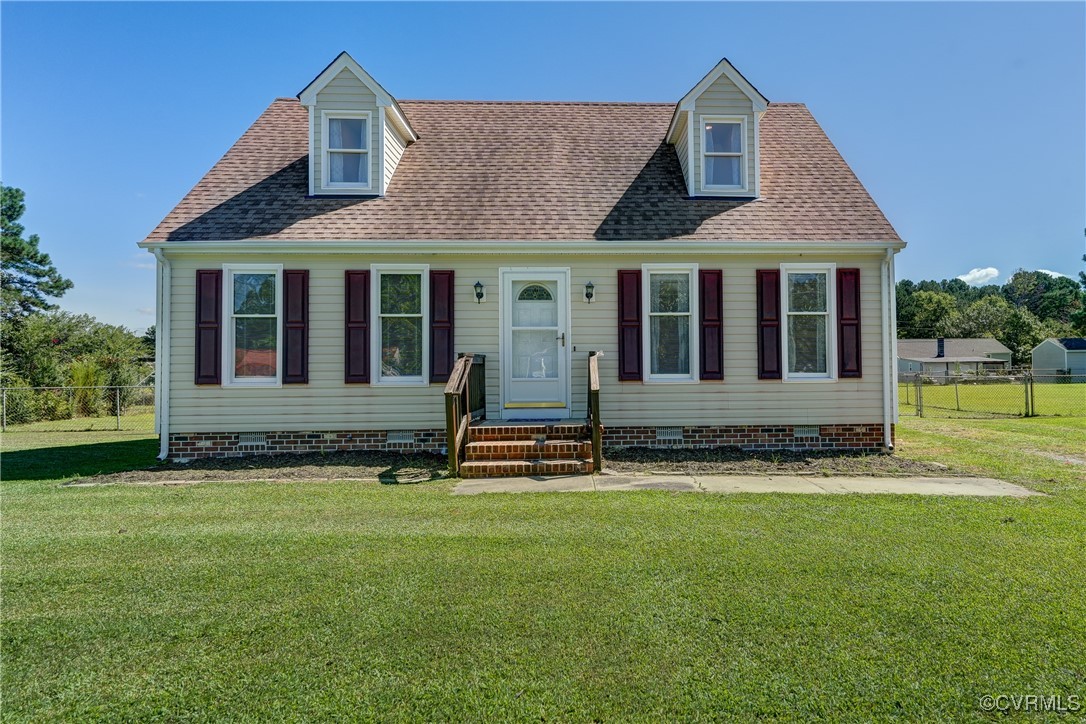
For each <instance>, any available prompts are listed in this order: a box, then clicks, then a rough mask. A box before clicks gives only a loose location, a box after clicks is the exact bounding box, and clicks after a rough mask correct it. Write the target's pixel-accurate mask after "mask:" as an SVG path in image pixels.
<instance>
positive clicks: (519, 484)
mask: <svg viewBox="0 0 1086 724" xmlns="http://www.w3.org/2000/svg"><path fill="white" fill-rule="evenodd" d="M593 490H595V486H594V485H593V484H592V476H591V475H563V476H559V477H548V478H527V477H516V478H477V479H474V480H472V479H468V480H463V481H461V482H460V483H458V484H457V486H456V487H455V488H453V495H479V494H480V493H577V492H591V491H593Z"/></svg>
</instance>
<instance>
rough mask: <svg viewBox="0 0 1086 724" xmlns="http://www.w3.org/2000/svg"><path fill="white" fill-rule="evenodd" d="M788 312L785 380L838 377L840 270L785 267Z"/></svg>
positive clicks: (783, 306)
mask: <svg viewBox="0 0 1086 724" xmlns="http://www.w3.org/2000/svg"><path fill="white" fill-rule="evenodd" d="M781 278H782V280H783V282H784V283H783V284H781V296H782V300H781V309H783V310H784V338H785V345H784V347H785V354H786V356H787V359H786V360H785V367H784V369H785V373H784V377H785V379H792V380H803V379H809V380H810V379H815V380H817V379H824V380H830V379H834V378H835V377H836V373H835V371H836V369H837V364H836V348H837V345H836V340H835V336H836V329H835V325H834V323H833V320H834V319H835V318H836V316H835V313H834V306H835V300H836V299H837V295H836V290H835V287H836V269H835V266H834V265H833V264H822V265H801V264H782V265H781Z"/></svg>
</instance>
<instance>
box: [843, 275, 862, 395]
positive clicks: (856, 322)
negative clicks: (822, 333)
mask: <svg viewBox="0 0 1086 724" xmlns="http://www.w3.org/2000/svg"><path fill="white" fill-rule="evenodd" d="M837 375H838V376H839V377H860V376H861V370H860V270H859V269H838V270H837Z"/></svg>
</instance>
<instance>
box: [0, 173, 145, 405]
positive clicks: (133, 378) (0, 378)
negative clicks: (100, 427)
mask: <svg viewBox="0 0 1086 724" xmlns="http://www.w3.org/2000/svg"><path fill="white" fill-rule="evenodd" d="M25 212H26V201H25V194H24V193H23V191H22V190H21V189H18V188H14V187H11V186H0V290H2V291H0V386H3V387H85V388H90V387H100V386H109V387H126V386H133V385H138V384H140V383H141V382H143V381H145V380H146V379H147V378H148V377H149V376H150V375H151V374H152V373H153V371H154V327H151V328H150V329H149V330H148V331H147V333H146V334H144V335H143V336H139V335H137V334H135V333H134V332H132V330H130V329H128V328H126V327H122V326H118V325H113V324H106V323H104V322H99V321H98V320H97V319H95V318H94V317H92V316H90V315H87V314H72V313H71V312H66V311H62V310H61V309H59V308H58V306H57V305H56V304H55V303H53V302H52V301H51V300H52V299H58V298H60V297H62V296H64V294H65V293H66V292H67V291H68V290H69V289H71V288H72V286H73V285H72V282H71V280H69V279H66V278H65V277H64V276H63V275H61V273H60V272H59V271H58V270H57V269H56V267H55V266H54V264H53V262H52V260H51V259H50V258H49V255H48V254H46V253H44V252H43V251H42V250H41V249H40V248H39V244H40V239H39V238H38V235H37V234H31V235H29V236H27V235H26V229H25V228H24V227H23V225H22V224H20V223H19V220H20V219H21V218H22V216H23V214H24V213H25ZM16 399H18V401H19V402H18V405H17V409H9V410H8V421H9V423H12V422H15V423H18V422H34V421H37V420H56V419H64V418H68V417H72V416H95V415H98V414H109V413H110V412H111V411H112V409H111V408H112V405H111V403H110V399H111V398H110V397H109V396H108V395H105V394H101V393H100V392H94V391H88V392H82V393H78V394H75V395H70V396H69V395H56V394H48V393H41V394H35V395H27V394H20V395H18V397H17V398H16ZM112 399H113V400H114V402H115V401H116V400H115V398H112ZM122 401H123V398H122Z"/></svg>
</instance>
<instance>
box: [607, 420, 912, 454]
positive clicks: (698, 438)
mask: <svg viewBox="0 0 1086 724" xmlns="http://www.w3.org/2000/svg"><path fill="white" fill-rule="evenodd" d="M804 427H813V428H816V429H817V430H818V434H817V435H815V436H806V437H796V434H795V433H796V428H795V427H793V426H792V425H767V426H760V425H724V426H720V427H684V428H682V439H681V440H680V439H678V438H675V439H667V440H660V439H657V432H656V431H657V428H655V427H610V426H608V425H607V424H604V426H603V446H604V447H605V448H607V447H655V448H668V447H679V448H710V447H723V446H730V445H734V446H737V447H740V448H743V449H744V450H832V449H838V450H868V451H881V450H882V449H883V444H884V441H883V436H882V424H868V425H814V426H804ZM808 432H809V431H808ZM895 434H896V431H895V429H894V426H893V425H891V426H890V435H891V439H894V438H893V436H894V435H895Z"/></svg>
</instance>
